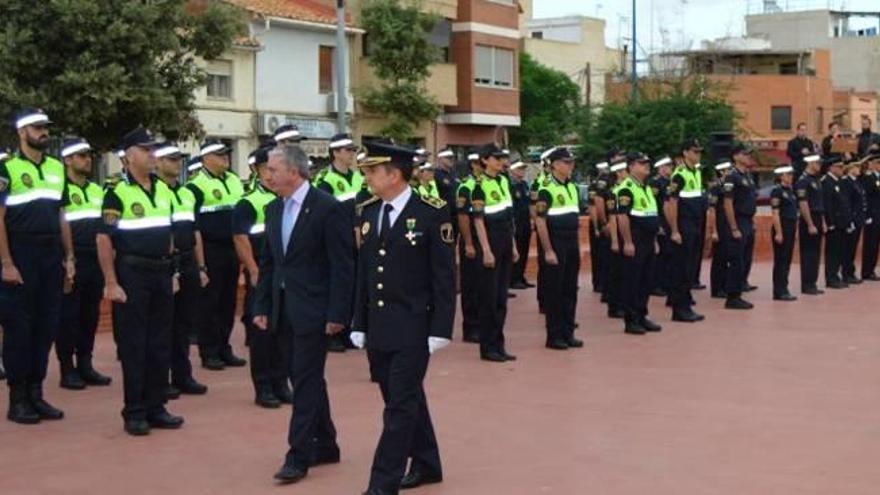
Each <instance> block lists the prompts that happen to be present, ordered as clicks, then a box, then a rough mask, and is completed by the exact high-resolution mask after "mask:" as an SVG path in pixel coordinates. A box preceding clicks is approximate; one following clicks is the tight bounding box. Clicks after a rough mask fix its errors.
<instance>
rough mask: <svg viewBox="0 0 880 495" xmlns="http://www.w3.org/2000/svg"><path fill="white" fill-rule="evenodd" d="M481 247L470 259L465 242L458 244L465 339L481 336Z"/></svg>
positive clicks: (462, 325)
mask: <svg viewBox="0 0 880 495" xmlns="http://www.w3.org/2000/svg"><path fill="white" fill-rule="evenodd" d="M474 243H475V245H477V246H479V242H477V240H476V237H474ZM479 251H480V249H479V247H477V255H476V256H474V257H473V258H468V257H467V256H465V254H464V240H461V241H459V243H458V258H459V263H460V264H461V270H460V272H459V273H460V277H461V278H460V280H461V328H462V333H463V335H464V336H465V337H467V336H469V335H470V336H473V337H479V335H480V286H479V284H480V280H479V273H480V267H481V266H482V259H481V258H480V255H479Z"/></svg>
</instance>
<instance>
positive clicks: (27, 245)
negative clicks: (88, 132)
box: [0, 108, 76, 424]
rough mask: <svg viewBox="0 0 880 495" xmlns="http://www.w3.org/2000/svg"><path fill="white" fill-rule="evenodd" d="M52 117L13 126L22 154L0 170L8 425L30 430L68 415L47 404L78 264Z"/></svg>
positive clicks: (40, 115)
mask: <svg viewBox="0 0 880 495" xmlns="http://www.w3.org/2000/svg"><path fill="white" fill-rule="evenodd" d="M51 123H52V122H51V121H50V120H49V117H48V116H47V115H46V114H45V113H44V112H43V111H42V110H39V109H34V108H27V109H24V110H22V111H21V112H20V113H19V114H18V115H17V116H16V118H15V121H14V127H15V129H16V132H17V134H18V139H19V152H18V153H16V154H15V155H14V156H12V157H11V158H9V159H8V160H7V161H6V162H4V163H3V164H2V165H0V205H2V206H0V263H2V265H0V275H2V282H3V283H2V284H0V326H2V327H3V333H4V345H3V362H4V363H5V364H6V372H7V384H8V386H9V412H8V414H7V418H8V419H10V420H11V421H14V422H16V423H22V424H33V423H39V422H40V421H41V420H56V419H61V418H63V417H64V412H62V411H61V410H60V409H58V408H56V407H54V406H52V405H51V404H50V403H49V402H48V401H46V399H45V398H44V396H43V381H44V380H45V379H46V368H47V366H48V361H49V350H50V349H51V347H52V342H53V341H54V340H55V334H56V332H57V330H58V324H59V320H60V316H61V300H62V282H64V283H66V284H68V285H69V284H72V283H73V280H74V275H75V271H76V268H75V260H74V254H73V242H72V240H71V235H70V226H69V225H68V223H67V220H66V219H65V217H64V215H63V211H64V208H65V206H66V205H65V204H64V194H63V193H64V185H65V183H66V177H65V173H64V165H62V164H61V162H59V161H58V160H56V159H55V158H52V157H50V156H49V155H48V154H46V148H47V147H48V145H49V125H50V124H51Z"/></svg>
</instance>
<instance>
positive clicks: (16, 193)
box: [6, 156, 64, 206]
mask: <svg viewBox="0 0 880 495" xmlns="http://www.w3.org/2000/svg"><path fill="white" fill-rule="evenodd" d="M6 171H7V172H8V173H9V194H8V196H7V197H6V206H20V205H24V204H27V203H30V202H32V201H38V200H41V199H47V200H52V201H61V197H62V194H63V191H64V165H62V164H61V162H59V161H58V160H56V159H54V158H52V157H49V156H47V157H46V158H45V159H44V160H43V163H42V164H41V165H39V166H37V165H34V164H33V163H32V162H31V161H29V160H27V159H25V158H22V157H20V156H14V157H12V158H11V159H9V160H8V161H7V162H6ZM41 174H42V177H41Z"/></svg>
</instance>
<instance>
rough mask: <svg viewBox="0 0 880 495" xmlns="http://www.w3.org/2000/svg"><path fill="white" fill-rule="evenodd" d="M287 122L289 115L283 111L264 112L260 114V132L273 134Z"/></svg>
mask: <svg viewBox="0 0 880 495" xmlns="http://www.w3.org/2000/svg"><path fill="white" fill-rule="evenodd" d="M286 123H287V115H284V114H283V113H264V114H262V115H261V116H260V134H272V133H274V132H275V129H278V128H279V127H281V126H282V125H284V124H286Z"/></svg>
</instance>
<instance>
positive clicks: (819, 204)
mask: <svg viewBox="0 0 880 495" xmlns="http://www.w3.org/2000/svg"><path fill="white" fill-rule="evenodd" d="M821 166H822V165H821V158H820V157H819V155H809V156H806V157H804V167H805V168H804V173H803V174H802V175H801V177H800V179H798V181H797V183H796V184H795V186H794V194H795V196H796V197H797V200H798V211H799V212H800V220H798V249H799V253H800V265H801V294H807V295H819V294H822V293H823V291H822V290H820V289H819V288H818V287H817V286H816V282H817V281H818V279H819V262H820V259H821V247H822V237H823V236H824V235H825V233H826V230H827V229H826V226H825V202H824V198H823V194H822V186H821V184H820V181H819V173H820V172H819V171H820V169H821Z"/></svg>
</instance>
